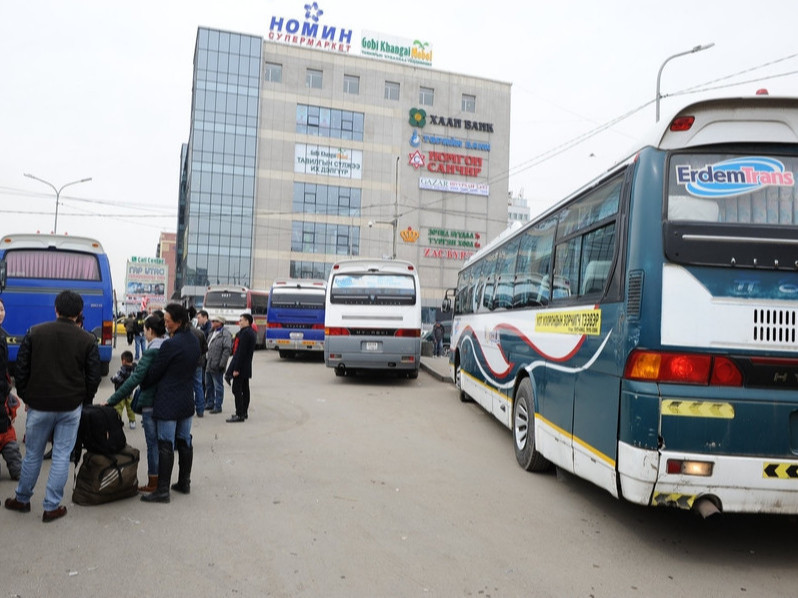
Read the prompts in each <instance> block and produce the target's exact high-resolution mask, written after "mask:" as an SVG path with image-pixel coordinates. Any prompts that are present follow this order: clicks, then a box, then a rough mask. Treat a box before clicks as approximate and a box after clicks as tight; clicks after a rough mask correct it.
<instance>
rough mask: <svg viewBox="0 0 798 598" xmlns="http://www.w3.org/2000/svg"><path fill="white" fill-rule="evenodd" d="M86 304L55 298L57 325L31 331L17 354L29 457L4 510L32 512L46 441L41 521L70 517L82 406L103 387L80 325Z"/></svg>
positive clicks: (64, 294)
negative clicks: (69, 488) (67, 496)
mask: <svg viewBox="0 0 798 598" xmlns="http://www.w3.org/2000/svg"><path fill="white" fill-rule="evenodd" d="M82 313H83V298H82V297H81V296H80V295H78V294H77V293H75V292H74V291H61V293H59V294H58V296H57V297H56V298H55V314H56V320H55V321H53V322H46V323H44V324H38V325H36V326H33V327H32V328H31V329H30V330H29V331H28V333H27V334H26V335H25V338H24V339H23V340H22V344H21V345H20V347H19V353H18V354H17V369H16V376H15V380H16V386H17V393H18V394H19V396H20V398H21V399H22V400H23V401H24V402H25V403H26V404H27V407H28V417H27V421H26V422H25V447H26V451H25V457H24V459H23V460H22V473H21V476H20V479H19V483H18V485H17V489H16V495H15V496H14V498H7V499H6V501H5V507H6V508H7V509H11V510H12V511H20V512H23V513H27V512H28V511H30V499H31V497H32V496H33V489H34V487H35V486H36V482H37V480H38V478H39V472H40V470H41V467H42V458H43V456H44V448H45V446H46V444H47V441H48V440H49V439H50V438H51V437H52V442H53V457H52V459H53V462H52V465H51V466H50V475H49V476H48V478H47V488H46V490H45V495H44V513H43V514H42V521H44V522H45V523H46V522H49V521H53V520H55V519H58V518H59V517H63V516H64V515H66V512H67V508H66V507H65V506H64V505H62V504H61V499H62V498H63V497H64V486H65V485H66V482H67V478H68V477H69V457H70V454H71V453H72V449H73V448H74V447H75V440H76V438H77V435H78V425H79V424H80V414H81V411H82V408H83V405H89V404H91V402H92V399H93V398H94V395H95V393H96V392H97V387H98V386H99V385H100V378H101V375H102V374H101V366H100V353H99V351H98V350H97V339H96V338H95V336H94V335H93V334H91V333H90V332H86V331H85V330H83V329H82V328H81V327H80V326H78V325H77V320H78V318H79V316H81V315H82Z"/></svg>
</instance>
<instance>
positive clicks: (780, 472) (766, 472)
mask: <svg viewBox="0 0 798 598" xmlns="http://www.w3.org/2000/svg"><path fill="white" fill-rule="evenodd" d="M762 477H763V478H768V479H779V480H798V463H763V464H762Z"/></svg>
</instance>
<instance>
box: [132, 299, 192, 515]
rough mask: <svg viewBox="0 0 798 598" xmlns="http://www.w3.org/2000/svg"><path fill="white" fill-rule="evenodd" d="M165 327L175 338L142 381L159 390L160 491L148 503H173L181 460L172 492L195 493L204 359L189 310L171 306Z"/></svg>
mask: <svg viewBox="0 0 798 598" xmlns="http://www.w3.org/2000/svg"><path fill="white" fill-rule="evenodd" d="M164 324H165V325H166V330H167V331H168V332H169V334H170V335H171V337H170V338H169V339H167V340H166V341H164V343H163V344H162V345H161V348H160V350H159V351H158V355H157V356H156V357H155V359H154V360H153V362H152V365H151V366H150V368H149V369H148V370H147V373H146V375H145V376H144V379H143V380H142V381H141V388H142V390H144V389H147V388H149V387H151V386H156V389H155V403H154V404H153V409H152V418H153V419H154V420H155V427H156V433H157V437H158V487H157V489H156V490H155V492H153V493H151V494H145V495H143V496H142V497H141V500H143V501H144V502H169V483H170V482H171V481H172V468H173V466H174V461H175V454H174V451H175V448H176V449H177V456H178V468H179V469H178V474H177V483H176V484H173V485H172V487H171V488H172V490H176V491H178V492H182V493H183V494H188V493H189V492H190V491H191V465H192V462H193V460H194V448H193V446H192V445H191V420H192V417H193V415H194V383H193V381H194V370H195V369H196V367H197V360H198V359H199V356H200V347H199V342H198V341H197V339H196V337H195V336H194V335H193V334H192V333H191V330H190V329H189V326H190V325H191V324H190V321H189V318H188V312H187V311H186V308H185V307H183V306H182V305H180V304H178V303H170V304H169V305H167V306H166V309H165V313H164Z"/></svg>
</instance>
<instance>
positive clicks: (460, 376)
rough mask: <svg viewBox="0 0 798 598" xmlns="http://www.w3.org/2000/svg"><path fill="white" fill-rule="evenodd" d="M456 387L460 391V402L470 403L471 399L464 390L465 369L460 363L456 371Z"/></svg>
mask: <svg viewBox="0 0 798 598" xmlns="http://www.w3.org/2000/svg"><path fill="white" fill-rule="evenodd" d="M454 385H455V386H456V387H457V390H459V391H460V401H461V402H462V403H470V402H471V400H472V399H471V397H469V396H468V395H467V394H466V392H465V391H464V390H463V368H461V367H460V363H458V364H457V366H456V367H455V370H454Z"/></svg>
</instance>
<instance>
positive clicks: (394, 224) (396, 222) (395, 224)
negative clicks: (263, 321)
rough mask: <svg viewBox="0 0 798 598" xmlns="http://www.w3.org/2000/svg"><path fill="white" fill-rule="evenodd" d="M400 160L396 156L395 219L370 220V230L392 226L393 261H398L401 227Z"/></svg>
mask: <svg viewBox="0 0 798 598" xmlns="http://www.w3.org/2000/svg"><path fill="white" fill-rule="evenodd" d="M399 158H400V156H396V181H395V183H394V194H393V218H392V219H391V220H369V228H371V227H372V226H374V225H375V224H390V225H391V229H392V231H393V239H392V244H391V250H392V253H391V259H394V260H395V259H396V229H397V228H398V227H399Z"/></svg>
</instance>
